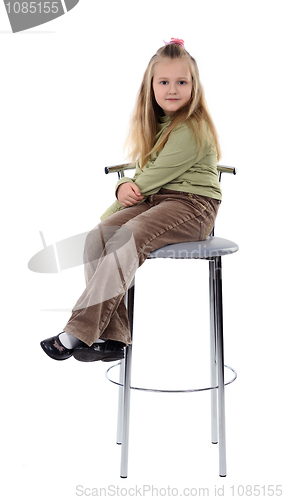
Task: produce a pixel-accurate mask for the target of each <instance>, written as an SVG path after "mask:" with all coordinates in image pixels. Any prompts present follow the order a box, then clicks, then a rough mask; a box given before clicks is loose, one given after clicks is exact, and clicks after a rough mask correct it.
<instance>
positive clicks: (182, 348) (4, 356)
mask: <svg viewBox="0 0 284 500" xmlns="http://www.w3.org/2000/svg"><path fill="white" fill-rule="evenodd" d="M0 19H1V21H0V44H1V84H0V110H1V115H0V127H1V128H0V131H1V149H0V151H1V152H0V155H1V178H2V183H1V186H2V189H1V225H2V228H1V229H2V244H1V262H2V265H1V289H2V300H1V332H2V342H1V363H0V365H1V389H0V394H1V396H0V398H1V403H2V404H1V407H2V410H1V426H0V429H1V446H0V458H1V476H2V480H1V496H3V498H5V499H10V498H11V499H15V498H30V499H41V500H45V499H48V500H50V499H51V498H54V499H56V500H57V499H61V500H65V499H66V500H67V499H68V500H69V499H72V498H77V497H78V496H79V493H80V494H81V492H82V491H83V489H86V488H90V489H89V490H85V493H86V495H85V496H87V493H91V492H93V496H94V495H95V493H96V491H95V490H93V491H92V489H94V488H107V487H108V486H109V485H114V486H115V487H119V488H130V487H133V486H135V485H137V487H142V486H143V485H153V486H154V487H156V488H158V489H161V488H167V487H168V486H169V487H170V488H172V490H173V489H174V488H179V493H178V494H179V495H180V494H181V493H182V490H183V488H185V487H187V488H196V490H192V496H194V495H195V496H198V493H200V494H199V496H202V493H201V492H199V491H198V488H202V487H203V488H208V491H209V492H210V497H211V498H214V497H215V488H217V489H218V488H221V487H222V486H224V488H225V490H224V491H225V493H226V494H227V496H232V489H231V486H233V485H236V486H238V485H257V484H259V485H261V486H266V487H267V486H268V485H277V484H278V485H279V484H282V483H283V479H284V478H283V457H282V450H283V406H282V399H283V385H282V384H283V371H282V362H283V361H282V360H283V346H284V344H283V321H282V311H283V291H282V282H283V265H282V251H281V242H283V237H282V227H283V222H282V217H281V215H282V214H281V212H280V207H281V206H282V198H283V155H282V144H283V139H282V136H283V84H284V82H283V35H282V33H283V20H282V2H281V1H276V0H271V1H270V2H264V1H253V0H246V1H243V0H242V1H238V2H237V1H234V0H227V1H223V0H214V1H207V0H200V1H198V2H197V1H193V0H186V1H185V0H179V1H178V2H172V1H171V2H170V1H167V0H164V1H160V0H152V1H148V0H144V1H143V2H141V3H139V2H136V1H131V2H130V1H126V0H121V1H120V2H117V1H114V0H110V1H108V2H97V1H95V0H81V1H80V3H79V4H78V5H77V6H76V7H75V8H74V9H73V10H72V11H70V12H69V13H68V14H66V15H64V16H62V17H61V18H59V19H57V20H54V21H52V22H50V23H48V24H45V25H42V26H39V27H37V28H34V29H33V30H29V31H26V32H21V33H18V34H13V33H12V31H11V29H10V25H9V21H8V17H7V15H6V11H5V8H4V4H0ZM171 37H178V38H183V39H184V40H185V43H186V48H187V49H188V50H189V52H191V53H192V55H193V56H194V57H195V58H196V60H197V63H198V65H199V69H200V75H201V80H202V82H203V86H204V88H205V94H206V98H207V101H208V104H209V108H210V110H211V113H212V116H213V119H214V121H215V123H216V126H217V129H218V131H219V135H220V141H221V146H222V151H223V158H222V161H221V163H222V164H227V165H233V166H235V167H237V168H238V175H237V176H236V177H233V176H231V177H230V176H228V175H227V176H223V181H222V185H223V191H224V197H223V204H222V207H221V209H220V212H219V216H218V221H217V224H216V234H217V235H220V236H222V237H225V238H228V239H232V240H234V241H236V242H237V243H238V244H239V246H240V250H239V252H238V253H237V254H235V255H232V256H229V257H227V258H225V259H223V260H224V262H223V287H224V290H223V292H224V328H225V361H226V363H227V364H229V365H231V366H233V367H234V368H235V369H236V370H237V372H238V379H237V381H236V382H235V383H234V384H232V385H230V386H228V387H227V388H226V416H227V448H228V450H227V452H228V453H227V454H228V457H227V459H228V476H227V478H225V479H224V478H219V476H218V449H217V446H216V445H215V446H214V445H212V444H211V443H210V414H209V410H210V394H209V392H207V393H206V392H201V393H195V394H182V395H161V394H158V395H157V394H156V395H155V394H146V393H141V392H133V393H132V408H131V430H130V464H129V478H128V479H127V480H125V479H124V480H123V479H120V477H119V461H120V449H119V447H118V446H117V445H116V444H115V437H116V436H115V434H116V429H115V427H116V404H117V388H116V387H115V386H114V385H113V384H110V383H109V382H107V381H106V379H105V377H104V372H105V369H106V368H107V367H108V365H107V366H106V365H105V364H103V363H90V364H87V363H86V364H84V363H78V362H77V361H75V360H74V359H73V358H72V359H69V360H67V361H65V362H63V363H58V362H56V361H53V360H51V359H49V358H48V357H47V356H45V355H44V353H43V352H42V350H41V348H40V346H39V342H40V340H42V339H44V338H46V337H50V336H53V335H56V334H57V333H59V332H60V331H61V329H62V328H63V326H64V325H65V323H66V321H67V319H68V317H69V313H68V312H47V311H44V309H71V307H72V305H73V304H74V302H75V301H76V299H77V297H78V295H79V293H81V291H82V287H83V286H84V280H83V269H82V268H81V267H78V268H74V269H70V270H68V271H64V272H62V273H59V274H36V273H32V272H31V271H29V269H28V267H27V264H28V261H29V259H30V258H31V257H32V256H33V255H34V254H35V253H36V252H38V251H39V250H40V249H41V248H42V242H41V239H40V236H39V231H43V233H44V237H45V240H46V243H47V244H48V245H49V244H52V243H54V242H56V241H58V240H61V239H63V238H67V237H68V236H72V235H74V234H77V233H80V232H84V231H88V230H89V229H91V228H92V227H93V226H95V225H96V224H97V223H98V221H99V216H100V215H101V213H102V212H103V211H104V210H105V209H106V208H107V207H108V206H109V205H110V204H111V203H112V201H113V200H114V191H113V187H114V184H115V182H116V177H115V175H113V176H105V174H104V167H105V166H106V165H113V164H119V163H122V162H123V161H125V157H124V155H123V142H124V138H125V135H126V131H127V126H128V119H129V115H130V113H131V110H132V108H133V105H134V100H135V96H136V93H137V91H138V88H139V85H140V82H141V78H142V75H143V72H144V70H145V68H146V65H147V63H148V60H149V59H150V57H151V56H152V55H153V53H154V52H155V51H156V49H157V48H158V47H160V46H161V45H163V39H164V40H169V39H170V38H171ZM207 279H208V278H207V264H206V263H204V262H197V261H196V262H163V261H160V262H158V261H157V262H149V261H148V262H146V263H145V265H144V266H143V268H141V269H139V271H138V273H137V302H136V316H135V328H136V329H135V339H136V344H135V346H134V371H133V383H135V384H137V385H139V384H140V385H142V386H143V384H146V385H147V384H148V385H149V384H150V385H156V386H161V385H162V384H165V385H166V384H167V383H168V384H172V386H173V387H174V388H176V387H178V388H180V386H181V388H191V387H192V386H193V387H196V385H197V386H198V382H199V381H200V379H199V381H197V382H196V384H195V375H196V374H197V373H199V372H200V377H201V379H203V377H205V378H206V381H207V374H208V363H207V361H208V307H207V303H208V286H207V285H208V283H207ZM177 316H178V317H177ZM199 349H200V351H199ZM196 360H198V365H197V367H196ZM143 362H144V363H145V365H144V369H143ZM143 370H144V373H143ZM197 378H198V377H197ZM206 381H205V385H206V383H207V382H206ZM201 385H202V384H201ZM77 485H81V486H80V489H77V490H76V487H77ZM112 491H113V490H112ZM263 491H264V490H263V489H262V490H261V496H263ZM76 492H77V493H78V495H76ZM222 492H223V490H219V493H220V494H221V493H222ZM238 492H239V493H240V494H241V493H242V490H239V491H238ZM160 493H161V494H163V493H164V491H163V490H160ZM122 494H125V490H122V493H120V496H122ZM174 494H176V491H174ZM129 495H131V491H130V492H129ZM168 496H169V494H168ZM172 496H173V495H172ZM235 496H237V494H236V491H235ZM266 496H267V495H266ZM274 496H276V495H274Z"/></svg>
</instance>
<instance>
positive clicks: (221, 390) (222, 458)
mask: <svg viewBox="0 0 284 500" xmlns="http://www.w3.org/2000/svg"><path fill="white" fill-rule="evenodd" d="M214 260H215V291H216V325H217V366H218V419H219V475H220V476H221V477H224V476H226V475H227V466H226V429H225V382H224V345H223V299H222V260H221V257H215V259H214Z"/></svg>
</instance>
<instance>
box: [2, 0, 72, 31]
mask: <svg viewBox="0 0 284 500" xmlns="http://www.w3.org/2000/svg"><path fill="white" fill-rule="evenodd" d="M78 3H79V0H37V1H32V0H26V1H23V0H17V1H14V0H4V4H5V8H6V11H7V14H8V17H9V21H10V24H11V28H12V31H13V33H17V32H18V31H23V30H27V29H29V28H34V27H35V26H39V25H40V24H44V23H48V22H49V21H52V20H53V19H56V17H59V16H63V15H64V14H67V12H69V10H71V9H73V8H74V7H75V6H76V5H77V4H78Z"/></svg>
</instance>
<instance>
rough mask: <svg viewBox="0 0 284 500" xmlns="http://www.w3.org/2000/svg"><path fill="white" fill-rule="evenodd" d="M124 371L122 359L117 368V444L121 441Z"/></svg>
mask: <svg viewBox="0 0 284 500" xmlns="http://www.w3.org/2000/svg"><path fill="white" fill-rule="evenodd" d="M124 373H125V361H124V359H122V361H121V364H120V370H119V384H120V385H119V388H118V412H117V434H116V442H117V444H121V443H122V419H123V389H124V386H123V383H124Z"/></svg>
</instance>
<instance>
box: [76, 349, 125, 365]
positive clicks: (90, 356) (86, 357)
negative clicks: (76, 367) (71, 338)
mask: <svg viewBox="0 0 284 500" xmlns="http://www.w3.org/2000/svg"><path fill="white" fill-rule="evenodd" d="M73 358H75V359H77V361H84V362H87V363H88V362H91V361H103V362H105V363H106V362H110V361H119V360H120V359H123V358H124V352H121V353H116V354H115V353H114V354H110V355H107V354H106V355H105V356H102V354H99V353H95V352H94V353H92V352H89V351H86V352H84V351H80V350H78V351H74V353H73Z"/></svg>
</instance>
